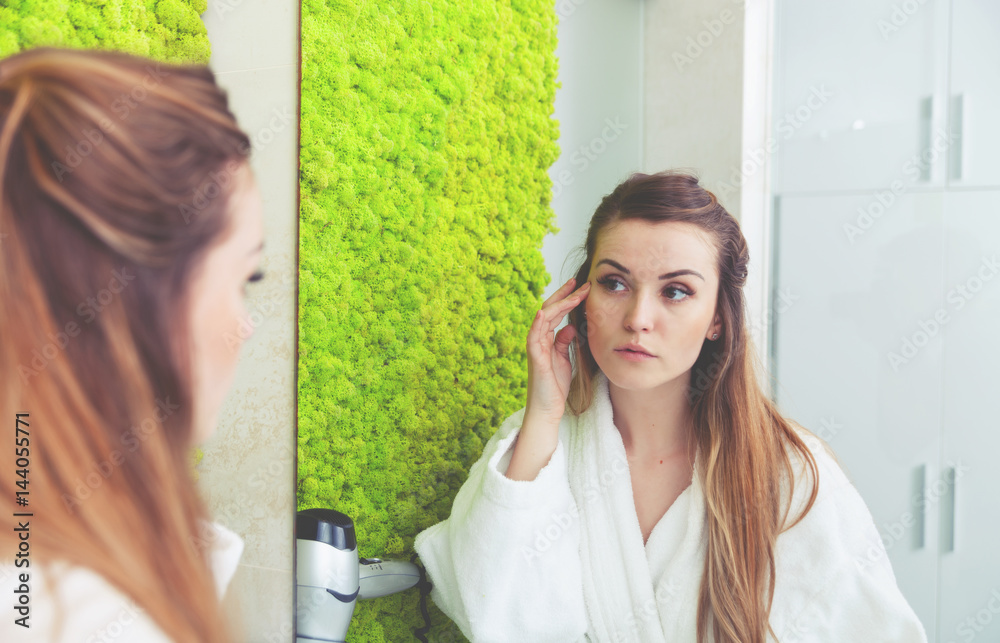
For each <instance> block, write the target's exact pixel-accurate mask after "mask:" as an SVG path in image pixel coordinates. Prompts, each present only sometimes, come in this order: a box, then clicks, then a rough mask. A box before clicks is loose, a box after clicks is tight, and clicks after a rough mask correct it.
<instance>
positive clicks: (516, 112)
mask: <svg viewBox="0 0 1000 643" xmlns="http://www.w3.org/2000/svg"><path fill="white" fill-rule="evenodd" d="M555 46H556V15H555V11H554V5H553V4H552V2H551V1H549V0H544V1H541V0H513V1H512V0H500V1H496V2H494V1H483V0H425V1H407V0H388V1H384V2H378V3H375V2H365V3H358V2H354V1H353V0H329V1H323V0H305V1H304V2H303V4H302V103H301V108H302V119H301V124H302V138H301V148H300V149H301V174H300V181H301V183H300V190H301V212H300V226H301V227H300V242H299V243H300V245H299V249H300V261H299V270H300V272H299V278H300V284H299V289H300V290H299V384H298V386H299V390H298V395H299V416H298V420H299V438H298V444H299V453H298V457H299V472H298V473H299V478H298V506H299V508H300V509H306V508H311V507H329V508H333V509H336V510H338V511H342V512H344V513H346V514H348V515H349V516H351V517H352V518H353V519H354V521H355V525H356V529H357V533H358V539H359V550H360V553H361V555H362V556H375V555H382V556H385V557H390V558H402V559H409V557H410V555H411V553H412V545H413V538H414V536H415V535H416V534H417V533H418V532H419V531H421V530H422V529H424V528H426V527H428V526H430V525H432V524H434V523H436V522H438V521H440V520H442V519H444V518H446V517H447V515H448V513H449V511H450V508H451V503H452V499H453V498H454V496H455V493H456V491H457V490H458V488H459V486H460V485H461V484H462V482H464V481H465V479H466V476H467V472H468V468H469V467H470V466H471V464H472V463H473V462H474V461H475V460H476V459H477V458H478V457H479V455H480V454H481V452H482V448H483V445H484V444H485V442H486V440H487V439H489V437H490V436H491V435H492V434H493V432H494V431H495V430H496V429H497V427H499V425H500V423H501V422H502V421H503V419H504V418H505V417H506V416H507V415H509V414H510V413H512V412H514V411H515V410H517V409H518V408H520V407H521V406H523V405H524V401H525V394H526V385H527V362H526V355H525V346H524V344H525V339H526V335H527V330H528V327H529V326H530V324H531V319H532V317H533V316H534V314H535V312H536V311H537V310H538V308H539V307H540V306H541V293H542V291H543V289H544V287H545V285H546V284H547V283H548V281H549V275H548V273H547V272H546V270H545V266H544V263H543V260H542V256H541V253H540V248H541V244H542V238H543V237H544V236H545V235H546V234H547V233H549V232H554V231H556V228H555V226H554V225H553V223H552V222H553V218H554V217H553V213H552V210H551V208H550V206H549V201H550V194H551V187H552V186H551V182H550V180H549V178H548V174H547V170H548V168H549V166H550V165H551V164H552V163H553V162H554V161H555V159H556V157H557V155H558V148H557V144H556V140H557V136H558V125H557V123H556V122H555V121H554V120H553V119H552V118H551V116H552V113H553V107H554V99H555V89H556V85H555V78H556V59H555ZM417 598H418V594H417V592H416V590H411V591H408V592H405V593H402V594H397V595H395V596H391V597H385V598H380V599H376V600H373V601H363V602H361V603H360V604H359V606H358V609H357V610H356V612H355V619H354V621H353V623H352V626H351V631H350V633H349V640H351V641H358V642H360V641H366V642H377V641H410V640H413V636H412V634H411V631H412V629H413V628H415V627H419V626H421V625H422V623H423V621H422V619H421V618H420V616H419V612H418V607H417ZM428 603H429V605H430V606H431V615H432V619H433V621H434V624H435V627H434V629H433V630H432V634H431V636H430V640H436V641H444V640H456V641H457V640H462V637H461V636H460V635H459V634H457V629H456V628H455V626H454V625H453V624H452V623H450V622H448V620H447V618H446V617H444V615H443V614H442V613H441V612H440V611H438V610H437V609H436V608H435V607H434V606H433V602H431V601H430V600H429V599H428Z"/></svg>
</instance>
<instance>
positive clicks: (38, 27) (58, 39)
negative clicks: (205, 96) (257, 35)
mask: <svg viewBox="0 0 1000 643" xmlns="http://www.w3.org/2000/svg"><path fill="white" fill-rule="evenodd" d="M206 3H207V0H158V1H154V0H0V57H3V56H8V55H10V54H13V53H16V52H18V51H21V50H23V49H30V48H32V47H39V46H43V45H48V46H56V47H74V48H88V49H114V50H117V51H124V52H128V53H131V54H137V55H140V56H147V57H149V58H155V59H157V60H162V61H164V62H196V63H203V64H207V63H208V59H209V54H210V49H209V44H208V36H207V34H206V31H205V24H204V23H203V22H202V21H201V14H202V13H204V12H205V7H206Z"/></svg>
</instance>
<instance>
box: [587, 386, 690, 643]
mask: <svg viewBox="0 0 1000 643" xmlns="http://www.w3.org/2000/svg"><path fill="white" fill-rule="evenodd" d="M613 417H614V416H613V411H612V408H611V397H610V394H609V389H608V380H607V377H606V376H605V375H604V374H603V373H602V372H600V371H599V372H598V373H597V376H596V377H595V380H594V400H593V402H592V404H591V406H590V408H589V409H587V410H586V411H585V412H584V413H582V414H581V415H580V416H579V418H578V423H577V430H576V431H573V432H572V433H571V436H570V439H571V441H572V445H571V448H570V449H569V458H570V462H569V478H570V488H571V489H572V491H573V495H574V499H575V501H576V503H577V506H578V509H579V512H580V516H581V520H582V525H581V526H582V527H583V528H582V529H581V540H580V555H581V558H582V560H583V563H584V564H583V585H584V598H585V600H586V602H587V612H588V614H589V617H590V619H591V623H590V632H591V634H592V638H593V637H596V640H600V641H644V642H646V641H648V642H655V643H661V642H662V643H665V638H664V634H663V632H664V627H663V625H664V624H669V626H668V627H667V630H668V631H674V632H676V631H678V629H679V630H680V631H683V632H687V633H689V634H690V638H689V639H688V638H685V640H695V626H696V622H695V621H696V614H697V591H698V588H699V586H700V584H701V582H700V579H701V575H702V564H703V562H704V559H705V547H704V534H705V508H704V499H703V495H702V489H701V485H700V484H699V482H698V476H697V475H693V476H692V481H691V485H690V486H689V487H688V488H687V489H685V490H684V491H683V492H682V493H681V494H680V496H679V497H678V498H677V499H676V500H675V501H674V503H673V504H672V505H671V506H670V508H669V509H668V510H667V512H666V513H665V514H664V516H663V518H661V519H660V521H659V522H658V523H657V524H656V526H655V527H654V528H653V531H652V532H651V533H650V536H649V540H648V542H647V543H646V544H645V545H644V544H643V542H642V530H641V528H640V526H639V519H638V516H637V515H636V510H635V500H634V498H633V496H632V481H631V476H630V475H629V467H628V460H627V458H626V454H625V446H624V444H623V443H622V439H621V434H620V433H619V432H618V429H617V428H616V427H615V425H614V419H613ZM697 458H698V455H696V462H697ZM696 469H697V466H696ZM654 579H656V582H655V583H654ZM678 626H680V628H678Z"/></svg>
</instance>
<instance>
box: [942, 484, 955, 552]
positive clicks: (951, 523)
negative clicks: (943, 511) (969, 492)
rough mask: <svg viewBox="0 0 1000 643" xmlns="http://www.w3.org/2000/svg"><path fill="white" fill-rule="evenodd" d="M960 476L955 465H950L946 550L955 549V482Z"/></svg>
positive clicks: (951, 550)
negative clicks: (956, 474)
mask: <svg viewBox="0 0 1000 643" xmlns="http://www.w3.org/2000/svg"><path fill="white" fill-rule="evenodd" d="M957 481H958V478H957V477H956V476H955V467H948V473H947V474H946V475H945V482H946V483H947V484H948V492H947V493H948V496H947V498H948V508H947V513H948V525H947V527H946V529H945V549H944V550H945V551H946V552H953V551H955V484H956V483H957Z"/></svg>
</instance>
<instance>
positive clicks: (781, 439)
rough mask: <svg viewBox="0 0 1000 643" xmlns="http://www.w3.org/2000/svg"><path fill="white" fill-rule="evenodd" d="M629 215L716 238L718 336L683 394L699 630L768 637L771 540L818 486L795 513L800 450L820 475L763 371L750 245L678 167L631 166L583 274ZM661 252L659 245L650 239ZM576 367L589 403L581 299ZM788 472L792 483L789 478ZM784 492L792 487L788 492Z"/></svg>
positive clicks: (758, 641) (596, 224)
mask: <svg viewBox="0 0 1000 643" xmlns="http://www.w3.org/2000/svg"><path fill="white" fill-rule="evenodd" d="M624 219H642V220H645V221H649V222H654V223H658V222H667V221H671V222H685V223H690V224H694V225H696V226H697V227H698V228H700V230H701V232H702V233H703V234H704V235H705V237H706V238H707V239H709V240H710V242H711V243H710V245H711V246H712V247H714V249H715V253H716V268H717V270H718V275H719V291H718V296H717V299H716V302H715V305H716V311H717V313H718V315H719V317H720V319H721V322H722V330H721V336H720V338H719V340H718V341H705V342H703V345H702V346H701V349H700V352H699V353H698V354H697V355H698V356H697V358H696V359H695V361H694V364H693V365H692V366H691V369H690V375H689V377H690V380H689V383H688V391H687V392H688V395H687V402H688V403H689V404H690V407H691V416H692V418H693V424H694V433H695V435H694V437H695V440H696V441H697V443H698V448H699V451H700V453H701V454H702V455H701V457H700V458H699V460H700V464H699V467H700V468H699V470H698V471H697V472H696V474H697V475H699V476H700V479H701V481H702V486H703V488H704V490H705V502H706V515H707V534H708V537H707V543H706V558H705V566H704V575H703V578H702V585H701V592H700V596H699V603H698V639H699V641H705V640H708V639H707V636H708V632H709V630H711V633H712V639H713V640H714V641H716V642H717V643H736V642H738V643H764V641H765V639H766V636H767V631H768V629H769V627H770V626H769V623H768V614H769V610H770V604H771V600H772V597H773V594H774V581H775V562H774V550H775V542H776V540H777V537H778V535H779V534H780V533H781V532H782V531H783V530H784V529H787V528H789V527H791V526H792V525H794V524H795V523H796V522H798V520H799V519H801V517H802V516H804V515H805V514H806V512H808V511H809V509H810V508H811V507H812V504H813V501H814V500H815V497H816V490H817V487H816V485H815V484H814V483H810V484H811V487H812V489H811V491H810V494H809V500H808V502H807V503H806V505H805V507H804V509H803V510H802V511H801V512H800V514H799V516H797V517H796V519H795V520H794V521H791V522H788V521H787V518H788V511H789V509H790V504H789V500H790V498H791V493H792V491H793V489H794V486H793V485H794V472H793V470H792V467H793V465H792V463H791V460H790V457H789V454H790V453H795V454H797V455H798V456H799V457H801V458H802V460H803V461H804V462H806V463H807V466H808V468H809V470H810V476H811V480H812V481H813V482H814V481H815V480H816V476H817V472H816V464H815V460H814V458H813V456H812V454H811V452H810V451H809V449H808V447H807V446H806V445H805V443H804V442H803V440H802V439H801V438H800V437H799V435H798V433H797V432H796V430H795V429H794V428H793V427H792V425H791V424H790V423H789V422H788V421H787V420H786V419H785V418H784V417H782V415H781V414H780V413H779V412H778V410H777V408H776V407H775V406H774V404H773V403H772V402H771V400H770V399H769V398H768V397H767V395H765V394H764V392H763V391H762V390H761V387H760V386H759V384H758V382H757V373H758V372H760V367H759V363H758V361H757V359H758V358H757V354H756V351H755V350H754V347H753V343H752V340H751V337H750V334H749V332H748V329H747V320H746V316H745V310H746V305H745V299H744V295H743V286H744V284H745V283H746V278H747V266H748V264H749V260H750V253H749V250H748V247H747V242H746V239H745V238H744V236H743V233H742V232H741V230H740V226H739V222H737V220H736V219H735V218H734V217H733V216H732V215H731V214H730V213H729V212H727V211H726V209H725V208H724V207H723V206H722V205H721V204H720V203H719V202H718V200H717V199H716V197H715V195H713V194H712V193H711V192H709V191H708V190H706V189H705V188H703V187H702V186H701V185H699V183H698V179H697V178H696V177H694V176H691V175H688V174H684V173H681V172H659V173H656V174H633V175H632V176H631V177H629V178H628V179H627V180H625V181H624V182H622V183H621V184H620V185H618V187H617V188H615V190H614V191H612V192H611V194H609V195H607V196H606V197H605V198H604V200H603V201H602V202H601V204H600V205H599V206H598V208H597V210H596V211H595V213H594V216H593V218H592V220H591V224H590V229H589V230H588V232H587V240H586V242H585V244H584V251H585V254H586V257H585V260H584V262H583V263H582V265H581V266H580V268H579V270H578V272H577V274H576V283H577V284H578V285H579V284H582V283H584V282H585V281H587V280H588V275H589V274H590V271H591V267H592V265H593V261H594V253H595V251H596V249H597V242H598V238H599V236H600V235H601V233H602V232H603V231H604V230H606V229H607V228H608V227H609V226H612V225H613V224H615V223H617V222H619V221H621V220H624ZM654 251H655V249H654ZM570 323H571V324H573V326H574V327H575V328H576V331H577V333H576V337H575V338H574V340H573V343H572V347H573V349H572V350H573V356H574V358H575V359H574V363H575V371H574V375H573V380H572V383H571V385H570V390H569V395H568V400H567V403H568V405H569V408H570V410H571V411H572V412H573V413H576V414H579V413H582V412H583V411H584V410H586V409H587V408H588V407H589V406H590V404H591V401H592V397H593V391H594V387H593V379H594V376H595V375H596V374H597V372H598V370H599V367H598V365H597V363H596V361H595V360H594V357H593V355H592V354H591V351H590V347H589V345H588V341H587V322H586V318H585V317H584V306H583V305H580V306H578V307H577V308H575V309H574V310H573V311H572V312H571V313H570ZM788 482H791V484H786V483H788ZM786 494H787V495H786Z"/></svg>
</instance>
